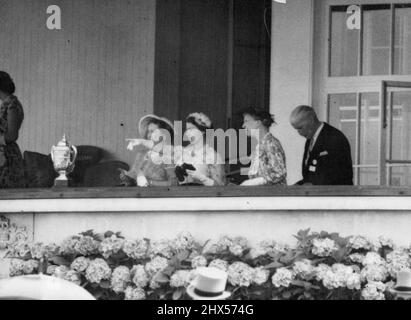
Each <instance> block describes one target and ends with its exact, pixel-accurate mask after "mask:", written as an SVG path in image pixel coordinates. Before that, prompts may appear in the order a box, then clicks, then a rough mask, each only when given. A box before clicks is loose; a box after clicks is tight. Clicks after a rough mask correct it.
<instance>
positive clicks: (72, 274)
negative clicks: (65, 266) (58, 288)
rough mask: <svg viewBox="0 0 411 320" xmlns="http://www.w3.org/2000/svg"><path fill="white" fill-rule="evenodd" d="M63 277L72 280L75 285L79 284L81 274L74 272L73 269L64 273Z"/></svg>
mask: <svg viewBox="0 0 411 320" xmlns="http://www.w3.org/2000/svg"><path fill="white" fill-rule="evenodd" d="M64 279H65V280H67V281H70V282H73V283H75V284H77V285H81V276H80V274H79V273H78V272H76V271H74V270H70V271H68V272H67V273H66V274H65V275H64Z"/></svg>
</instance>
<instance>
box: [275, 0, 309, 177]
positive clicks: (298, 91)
mask: <svg viewBox="0 0 411 320" xmlns="http://www.w3.org/2000/svg"><path fill="white" fill-rule="evenodd" d="M313 6H314V1H313V0H288V1H287V3H286V4H282V3H277V2H273V12H272V17H273V18H272V34H271V43H272V45H271V48H272V49H271V57H272V58H271V59H272V60H271V96H270V110H271V112H272V113H273V114H275V116H276V119H277V123H278V125H277V126H275V127H274V128H273V133H274V135H275V136H276V137H277V138H278V139H280V141H281V143H282V145H283V148H284V150H285V153H286V157H287V172H288V183H289V184H294V183H295V182H297V181H298V180H300V179H301V161H302V157H303V152H304V143H305V140H304V139H303V138H301V137H300V136H299V135H298V134H297V132H296V131H295V130H294V129H293V128H292V127H291V125H290V122H289V117H290V113H291V112H292V110H293V109H294V108H295V107H296V106H297V105H300V104H309V105H311V100H312V97H311V91H312V88H311V87H312V81H311V80H312V70H311V69H312V51H313V48H312V42H313V41H312V40H313V35H312V29H313V13H314V11H313Z"/></svg>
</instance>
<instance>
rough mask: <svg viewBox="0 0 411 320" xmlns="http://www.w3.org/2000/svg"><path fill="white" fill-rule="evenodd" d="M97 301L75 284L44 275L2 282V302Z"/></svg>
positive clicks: (0, 297)
mask: <svg viewBox="0 0 411 320" xmlns="http://www.w3.org/2000/svg"><path fill="white" fill-rule="evenodd" d="M2 299H7V300H11V299H13V300H18V299H20V300H95V298H94V297H93V296H92V295H91V294H90V293H89V292H88V291H87V290H86V289H84V288H82V287H80V286H78V285H76V284H74V283H73V282H70V281H67V280H63V279H60V278H56V277H51V276H46V275H43V274H35V275H27V276H19V277H13V278H7V279H2V280H0V300H2Z"/></svg>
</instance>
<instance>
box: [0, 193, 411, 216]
mask: <svg viewBox="0 0 411 320" xmlns="http://www.w3.org/2000/svg"><path fill="white" fill-rule="evenodd" d="M285 210H293V211H312V210H324V211H329V210H339V211H341V210H362V211H364V210H365V211H367V210H377V211H387V210H388V211H389V210H393V211H397V210H398V211H407V210H411V198H409V197H241V198H237V197H228V198H223V197H209V198H121V199H120V198H105V199H22V200H0V213H19V212H21V213H52V212H57V213H58V212H71V213H73V212H74V213H75V212H79V213H81V212H84V213H86V212H151V211H154V212H176V211H177V212H193V211H205V212H212V211H285Z"/></svg>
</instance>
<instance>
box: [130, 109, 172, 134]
mask: <svg viewBox="0 0 411 320" xmlns="http://www.w3.org/2000/svg"><path fill="white" fill-rule="evenodd" d="M153 120H156V121H161V122H163V123H164V124H165V127H166V128H168V130H170V131H173V130H174V126H173V124H172V123H171V121H170V120H168V119H167V118H162V117H158V116H156V115H154V114H148V115H146V116H144V117H142V118H141V119H140V122H139V123H138V132H139V134H140V136H141V137H143V138H146V136H147V129H148V125H149V124H150V122H152V121H153Z"/></svg>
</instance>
